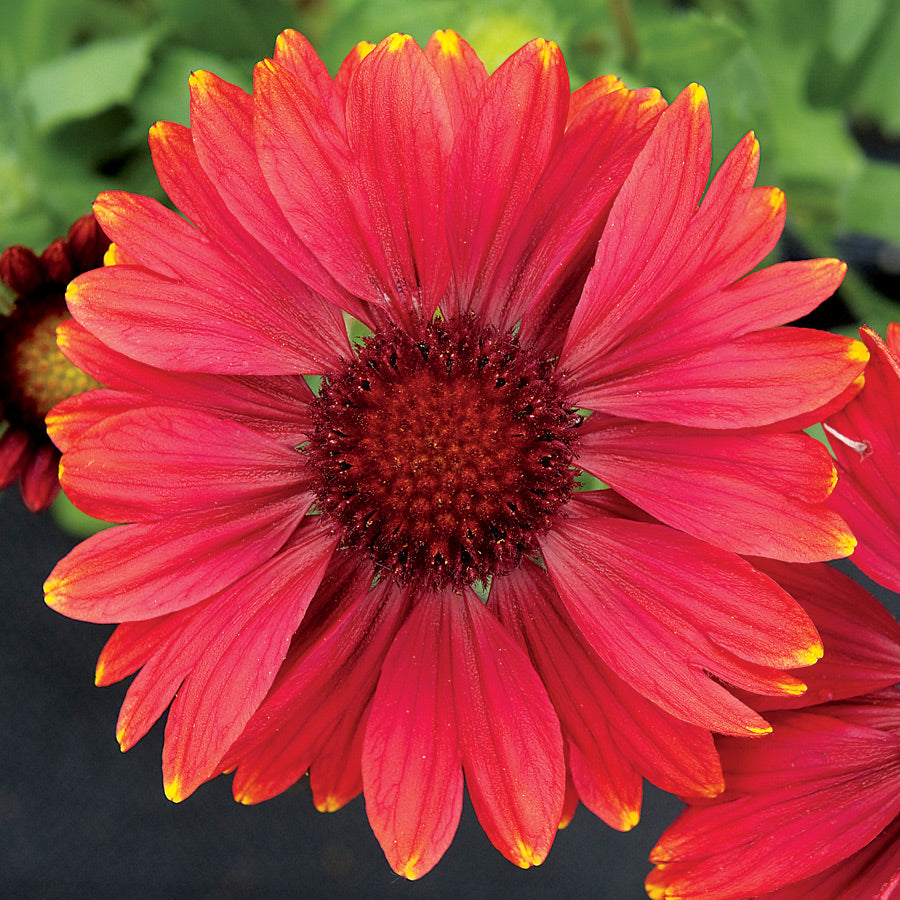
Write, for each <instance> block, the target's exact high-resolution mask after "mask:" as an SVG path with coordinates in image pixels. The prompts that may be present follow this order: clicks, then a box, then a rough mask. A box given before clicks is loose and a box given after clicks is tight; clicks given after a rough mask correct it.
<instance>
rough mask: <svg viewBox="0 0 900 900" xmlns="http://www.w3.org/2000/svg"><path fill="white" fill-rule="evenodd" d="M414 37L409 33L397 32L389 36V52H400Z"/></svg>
mask: <svg viewBox="0 0 900 900" xmlns="http://www.w3.org/2000/svg"><path fill="white" fill-rule="evenodd" d="M411 40H412V37H410V35H408V34H402V33H400V32H397V33H396V34H392V35H390V37H388V38H387V52H388V53H399V52H400V51H401V50H402V49H403V48H404V47H405V46H406V45H407V44H408V43H409V42H410V41H411Z"/></svg>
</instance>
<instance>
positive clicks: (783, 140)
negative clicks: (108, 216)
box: [0, 0, 900, 324]
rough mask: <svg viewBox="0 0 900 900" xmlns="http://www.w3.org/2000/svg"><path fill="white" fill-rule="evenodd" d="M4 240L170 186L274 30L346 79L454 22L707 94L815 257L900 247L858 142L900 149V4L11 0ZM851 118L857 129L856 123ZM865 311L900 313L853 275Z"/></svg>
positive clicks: (0, 168)
mask: <svg viewBox="0 0 900 900" xmlns="http://www.w3.org/2000/svg"><path fill="white" fill-rule="evenodd" d="M0 4H2V8H0V13H2V17H3V22H4V27H3V30H2V31H3V33H2V35H0V135H2V136H3V137H2V138H0V246H6V245H8V244H11V243H25V244H29V245H31V246H35V247H37V248H40V247H43V246H44V245H45V244H46V243H48V242H49V241H50V240H52V239H53V238H54V237H57V236H59V235H60V234H62V233H64V231H65V230H66V228H67V227H68V225H69V224H70V222H71V221H72V220H73V219H74V218H76V217H77V216H78V215H80V214H81V213H83V212H84V211H86V210H87V209H88V208H89V206H90V202H91V200H92V199H93V197H94V196H95V195H96V193H97V192H98V191H100V190H104V189H110V188H122V189H126V190H132V191H137V192H141V193H156V194H157V195H159V188H158V185H157V183H156V180H155V176H154V173H153V171H152V167H151V165H150V159H149V153H148V151H147V145H146V135H147V130H148V128H149V127H150V125H151V124H152V123H153V122H154V121H157V120H159V119H169V120H174V121H179V122H184V123H186V122H187V121H188V102H187V99H188V94H187V78H188V76H189V74H190V72H191V71H192V70H194V69H201V68H204V69H209V70H211V71H213V72H216V73H217V74H218V75H221V76H222V77H224V78H226V79H228V80H229V81H233V82H235V83H237V84H240V85H241V86H242V87H244V88H245V89H249V88H250V86H251V71H252V65H253V63H254V62H255V61H256V60H258V59H260V58H262V57H264V56H266V55H269V54H271V51H272V47H273V44H274V39H275V36H276V35H277V33H278V32H279V31H280V30H281V29H282V28H285V27H295V28H298V29H299V30H301V31H303V32H304V33H305V34H307V36H308V37H310V39H311V40H312V41H313V42H314V44H315V46H316V47H317V48H318V49H319V50H320V52H321V54H322V56H323V58H324V59H325V61H326V62H327V64H328V65H329V66H330V67H331V68H332V70H334V68H335V67H336V66H337V65H339V63H340V61H341V59H342V58H343V57H344V55H345V54H346V53H347V52H348V51H349V49H350V48H351V47H352V46H353V45H354V44H355V43H357V42H358V41H360V40H370V41H378V40H380V39H381V38H382V37H384V36H385V35H387V34H389V33H391V32H394V31H408V32H410V33H411V34H413V36H414V37H416V39H417V40H419V41H420V42H424V41H425V40H427V38H428V36H429V34H430V33H431V32H432V31H434V30H435V29H436V28H454V29H456V30H457V31H459V32H460V33H461V34H463V36H465V37H466V38H467V39H468V40H469V41H470V42H471V43H472V44H473V45H474V46H475V48H476V49H477V50H478V51H479V53H480V54H481V55H482V57H483V58H484V59H485V61H486V62H487V64H488V66H489V67H494V66H496V65H498V64H499V63H500V62H501V61H502V60H503V58H504V57H505V56H507V55H508V54H509V53H510V52H512V51H513V50H515V49H516V48H517V47H518V46H520V45H521V44H522V43H524V42H525V41H526V40H528V39H530V38H531V37H534V36H538V35H540V36H542V37H547V38H551V39H553V40H556V41H557V42H558V43H559V44H560V46H561V47H562V48H563V51H564V52H565V54H566V58H567V61H568V63H569V67H570V75H571V78H572V83H573V85H576V86H577V85H579V84H581V83H583V82H585V81H587V80H588V79H590V78H593V77H595V76H596V75H599V74H604V73H606V72H615V73H616V74H618V75H620V77H622V78H624V79H625V80H626V82H627V83H628V84H629V85H631V86H641V85H645V84H651V85H655V86H658V87H659V88H660V89H661V90H662V91H663V93H664V94H665V95H666V96H667V97H668V98H669V99H672V98H673V97H674V96H675V95H676V94H677V92H678V91H679V90H680V89H681V88H682V87H683V86H684V85H685V84H687V83H689V82H691V81H698V82H700V83H702V84H704V85H705V86H706V87H707V89H708V92H709V96H710V104H711V110H712V115H713V127H714V136H715V137H714V140H715V146H714V154H715V158H716V160H717V161H721V159H722V158H723V157H724V156H725V154H726V153H727V152H728V150H729V149H730V148H731V147H732V146H733V145H734V144H735V143H736V142H737V141H738V140H739V139H740V137H741V136H742V135H743V134H744V133H745V132H746V131H748V130H750V129H754V130H755V131H756V133H757V135H758V136H759V139H760V143H761V146H762V173H761V181H763V182H765V183H770V184H777V185H779V186H780V187H782V188H784V189H785V190H786V192H787V195H788V210H789V227H790V229H791V231H792V233H793V235H794V236H795V237H797V238H799V240H800V241H801V242H802V243H803V244H804V245H805V247H806V248H807V249H808V251H809V252H810V253H812V254H821V255H839V253H838V245H839V241H840V239H841V237H842V236H843V235H846V234H849V233H856V234H863V235H867V236H870V237H872V238H878V239H879V240H881V241H884V242H886V246H887V247H888V249H890V248H891V247H894V248H900V174H898V167H897V166H896V165H895V164H894V163H893V162H891V163H888V162H873V161H871V160H868V159H866V157H865V155H864V153H863V150H862V148H861V147H860V146H859V144H858V143H857V141H856V140H855V138H854V133H862V132H865V133H867V134H874V135H883V136H884V137H886V138H888V139H894V140H895V141H896V140H900V91H898V90H897V79H898V75H900V65H898V62H897V60H898V59H900V3H897V2H896V0H779V2H772V0H693V2H675V0H583V2H581V3H579V4H571V3H569V2H567V0H495V2H487V3H485V2H483V0H482V2H475V0H418V2H416V3H409V2H408V0H378V2H372V0H30V2H28V3H21V2H13V0H0ZM851 126H852V127H851ZM842 293H843V295H844V298H845V300H846V301H847V303H848V304H849V305H850V307H851V309H852V311H853V313H854V315H855V316H856V317H857V318H859V319H860V320H862V319H867V320H869V321H870V322H872V323H873V324H875V323H876V322H878V323H882V322H885V321H887V320H888V319H890V318H895V319H900V311H898V310H897V309H896V308H895V307H894V305H893V303H892V301H890V300H889V299H888V298H885V297H884V296H882V295H881V294H879V293H878V292H877V291H876V290H874V289H873V288H872V287H871V286H869V285H867V284H866V282H865V281H864V280H863V279H862V278H861V277H859V275H858V273H854V272H852V271H851V274H850V276H849V277H848V279H847V283H846V285H845V287H844V288H843V289H842Z"/></svg>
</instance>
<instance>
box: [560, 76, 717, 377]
mask: <svg viewBox="0 0 900 900" xmlns="http://www.w3.org/2000/svg"><path fill="white" fill-rule="evenodd" d="M710 154H711V150H710V123H709V108H708V104H707V101H706V93H705V91H704V90H703V89H702V88H700V87H698V86H697V85H691V86H690V87H688V88H685V90H684V91H682V92H681V94H679V96H678V98H677V99H676V100H675V102H674V103H673V104H672V105H671V106H670V107H668V109H666V110H665V111H664V112H663V113H662V115H661V116H660V118H659V120H658V124H657V126H656V127H655V128H654V130H653V134H652V136H651V137H650V139H649V140H648V141H647V143H646V144H645V145H644V148H643V150H642V151H641V153H640V155H639V156H638V158H637V161H636V162H635V164H634V166H633V168H632V169H631V173H630V175H629V176H628V178H627V179H626V181H625V184H624V186H623V187H622V189H621V191H620V192H619V195H618V198H617V199H616V202H615V204H614V206H613V209H612V211H611V213H610V216H609V220H608V222H607V227H606V229H605V232H604V235H603V239H602V241H601V242H600V245H599V247H598V249H597V256H596V262H595V265H594V268H593V270H592V271H591V276H590V278H589V279H588V283H587V286H586V287H585V293H584V297H583V298H582V300H581V302H580V304H579V306H578V309H577V311H576V313H575V316H574V318H573V320H572V327H571V329H570V332H569V336H568V339H567V341H566V349H565V353H564V356H563V360H564V364H565V367H566V368H567V369H569V370H571V371H572V372H573V374H575V375H576V376H580V375H581V374H582V372H583V371H591V370H592V369H594V368H595V367H596V361H597V360H598V359H601V358H602V357H603V356H604V355H605V354H606V353H608V352H609V351H610V350H611V349H613V348H614V347H615V346H616V344H617V343H618V342H619V341H620V340H622V336H623V335H626V334H628V335H629V337H632V335H630V334H629V333H630V332H631V331H633V330H634V328H633V326H634V322H635V321H636V320H637V319H639V318H642V317H643V315H646V313H647V312H649V311H650V309H652V308H653V307H655V306H657V305H662V304H661V303H660V301H661V300H663V299H665V296H666V294H662V295H660V293H659V292H658V291H657V292H656V293H655V294H652V295H651V294H649V293H648V294H647V295H645V294H644V293H643V288H644V285H647V284H648V283H649V284H652V283H653V282H655V281H657V280H658V279H660V278H661V276H662V275H664V274H665V275H666V276H667V277H669V278H671V277H673V275H674V277H677V270H673V269H672V268H670V266H669V260H670V258H672V257H674V256H675V255H676V254H677V253H678V249H679V245H680V243H681V242H682V241H683V240H684V234H685V232H686V230H687V228H688V225H689V223H690V222H691V219H692V217H693V216H694V215H695V213H696V210H697V205H698V204H699V202H700V197H701V195H702V194H703V191H704V189H705V188H706V182H707V179H708V178H709V166H710ZM641 301H642V302H641Z"/></svg>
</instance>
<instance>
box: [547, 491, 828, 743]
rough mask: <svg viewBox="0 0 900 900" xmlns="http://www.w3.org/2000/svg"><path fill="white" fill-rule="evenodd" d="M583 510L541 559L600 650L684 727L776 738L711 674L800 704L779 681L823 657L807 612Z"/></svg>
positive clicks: (680, 547)
mask: <svg viewBox="0 0 900 900" xmlns="http://www.w3.org/2000/svg"><path fill="white" fill-rule="evenodd" d="M581 504H582V501H580V500H579V498H578V497H577V495H576V496H575V497H574V498H573V500H572V501H571V502H570V505H569V510H570V511H571V512H570V516H569V518H568V519H566V520H563V521H562V522H560V523H559V524H558V525H557V526H556V528H555V529H554V530H553V531H552V532H550V534H549V535H547V536H546V537H544V538H543V539H542V540H541V549H542V551H543V553H544V558H545V560H546V562H547V568H548V570H549V572H550V575H551V576H552V578H553V581H554V584H555V585H556V589H557V590H558V591H559V594H560V596H561V597H562V599H563V601H564V603H565V604H566V607H567V609H568V611H569V613H570V614H571V615H572V618H573V619H574V620H575V622H576V624H577V625H578V627H579V628H580V629H581V630H582V631H583V632H584V633H585V635H586V637H587V638H588V640H589V642H590V644H591V646H592V647H593V648H594V650H595V651H596V652H597V653H598V654H599V656H600V657H601V658H602V659H603V660H604V662H606V663H607V665H609V666H610V667H611V668H612V669H613V671H615V672H616V674H618V675H619V676H620V677H621V678H623V680H624V681H626V682H627V683H628V684H630V685H631V686H632V687H633V688H635V690H637V691H639V692H640V693H641V694H643V695H644V696H645V697H648V698H649V699H651V700H653V702H655V703H657V704H658V705H659V706H661V707H662V708H663V709H665V710H667V711H668V712H670V713H671V714H672V715H674V716H676V717H677V718H680V719H682V720H684V721H686V722H691V723H693V724H696V725H698V726H700V727H702V728H708V729H710V730H713V731H720V732H723V733H730V734H747V733H750V734H759V733H762V732H765V731H767V730H768V728H767V726H766V724H765V722H764V721H763V720H762V719H761V718H760V717H759V716H758V715H756V714H755V713H752V712H751V711H750V710H749V709H748V708H747V707H746V706H745V705H744V704H742V703H740V702H739V701H737V700H736V699H735V698H734V697H733V696H732V695H731V694H729V693H728V692H727V691H726V690H725V689H724V688H722V687H721V685H719V684H718V683H716V682H715V681H713V680H712V679H711V678H710V677H709V676H708V675H707V673H711V674H712V675H714V676H716V677H717V678H720V679H722V680H724V681H726V682H728V683H730V684H734V685H736V686H744V687H747V686H749V685H750V684H755V685H756V687H754V688H750V689H751V690H754V691H756V692H758V693H761V692H763V690H765V691H766V692H771V693H774V694H781V693H797V692H798V688H799V689H802V688H800V686H799V685H798V683H797V681H796V679H794V678H792V677H790V676H786V675H785V674H784V673H782V672H779V671H778V669H780V668H783V667H796V666H802V665H809V664H810V663H812V662H814V661H815V660H816V659H818V658H819V657H820V656H821V644H820V642H819V640H818V636H817V634H816V632H815V629H814V628H813V626H812V623H811V622H810V621H809V619H808V617H807V616H806V615H805V614H804V613H803V611H802V610H801V609H800V607H799V606H797V604H796V603H795V602H794V601H793V599H792V598H790V597H789V596H788V595H787V594H786V593H785V592H784V591H782V590H781V589H780V588H778V587H777V586H776V585H775V584H774V583H773V582H772V581H771V580H770V579H768V578H766V577H765V576H764V575H762V574H760V573H758V572H756V571H755V570H754V569H753V568H752V567H751V566H750V565H749V564H748V563H746V562H745V561H744V560H742V559H740V558H739V557H737V556H734V555H733V554H730V553H726V552H725V551H722V550H719V549H718V548H716V547H713V546H711V545H709V544H705V543H702V542H701V541H698V540H697V539H695V538H691V537H689V536H688V535H684V534H681V533H680V532H677V531H675V530H673V529H670V528H667V527H664V526H661V525H655V524H650V523H644V522H631V521H626V520H623V519H613V518H608V517H605V516H599V515H597V513H595V512H591V511H590V508H589V507H582V508H581V509H579V507H581ZM600 598H602V599H600ZM763 684H765V685H766V688H762V685H763Z"/></svg>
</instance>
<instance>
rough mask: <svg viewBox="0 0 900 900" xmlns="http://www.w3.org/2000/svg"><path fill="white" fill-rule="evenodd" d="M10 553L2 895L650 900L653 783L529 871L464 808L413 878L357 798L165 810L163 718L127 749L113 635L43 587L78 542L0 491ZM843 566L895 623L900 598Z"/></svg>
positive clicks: (670, 803)
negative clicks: (105, 667)
mask: <svg viewBox="0 0 900 900" xmlns="http://www.w3.org/2000/svg"><path fill="white" fill-rule="evenodd" d="M0 541H2V547H3V553H2V559H3V565H2V567H0V602H2V607H0V608H2V610H3V618H4V623H3V626H2V628H0V897H4V898H5V897H10V898H16V900H19V898H30V897H40V898H45V897H47V898H81V897H85V898H101V900H102V898H106V897H121V896H124V897H126V898H129V900H131V898H141V897H166V898H168V897H173V898H180V897H186V898H200V900H232V898H235V900H236V898H257V897H262V898H268V897H275V898H278V897H282V896H284V897H300V898H318V897H326V898H357V897H358V898H381V897H390V898H399V900H407V898H410V900H420V898H446V897H452V898H456V897H465V898H481V897H489V898H506V897H509V898H516V900H518V898H524V900H539V898H557V897H558V898H580V897H586V898H596V900H632V898H634V900H637V898H645V900H646V894H645V893H644V890H643V881H644V877H645V876H646V874H647V872H648V870H649V868H650V867H649V864H648V863H647V861H646V860H647V855H648V853H649V851H650V848H651V847H652V846H653V844H654V843H655V841H656V839H657V838H658V837H659V835H660V834H661V832H662V830H663V829H664V828H665V826H666V825H667V824H668V823H669V822H670V821H671V820H672V819H673V818H674V817H675V815H676V814H677V812H678V810H679V808H680V805H679V803H678V801H677V800H675V798H673V797H671V796H668V795H665V794H663V793H662V792H660V791H657V790H656V789H655V788H653V787H652V786H649V785H647V786H646V794H645V801H644V810H643V820H642V822H641V823H640V824H639V825H638V826H637V828H636V829H635V830H634V831H632V832H630V833H627V834H621V833H619V832H616V831H614V830H613V829H611V828H609V827H608V826H606V825H605V824H604V823H603V822H601V821H600V820H599V819H597V818H596V817H595V816H594V815H592V814H591V813H590V812H588V811H587V810H586V809H585V808H584V807H579V809H578V812H577V813H576V815H575V818H574V820H573V821H572V823H571V824H570V825H569V827H568V828H566V829H565V830H563V831H561V832H560V833H559V834H558V836H557V839H556V842H555V844H554V846H553V849H552V850H551V852H550V855H549V857H548V858H547V861H546V862H545V863H544V864H543V865H542V866H539V867H537V868H533V869H529V870H524V871H523V870H521V869H518V868H516V867H515V866H514V865H512V864H511V863H509V862H508V861H507V860H506V859H504V858H503V857H502V856H501V855H500V854H499V853H498V852H497V851H496V850H495V849H494V848H493V846H491V844H490V842H489V841H488V839H487V838H486V837H485V835H484V834H483V832H482V831H481V828H480V826H479V825H478V822H477V820H476V818H475V815H474V813H473V812H472V808H471V806H470V805H469V804H468V800H467V801H466V806H465V808H464V810H463V816H462V822H461V824H460V827H459V831H458V833H457V835H456V838H455V840H454V842H453V844H452V845H451V847H450V849H449V850H448V851H447V853H446V855H445V856H444V858H443V859H442V860H441V862H440V863H438V865H437V867H436V868H435V869H433V870H432V871H431V873H429V874H428V875H426V876H425V877H424V878H423V879H421V880H420V881H417V882H407V881H405V880H403V879H401V878H398V877H397V876H396V875H395V874H394V873H393V872H392V871H391V869H390V867H389V866H388V864H387V862H386V861H385V859H384V856H383V854H382V852H381V848H380V847H379V845H378V842H377V841H376V840H375V837H374V835H373V834H372V832H371V830H370V828H369V825H368V821H367V820H366V815H365V808H364V805H363V800H362V798H361V797H359V798H357V799H356V800H355V801H353V802H352V803H351V804H349V805H348V806H347V807H345V808H344V809H343V810H340V811H338V812H336V813H324V814H323V813H319V812H318V811H317V810H316V809H315V807H314V806H313V804H312V798H311V795H310V791H309V788H308V786H307V783H306V781H305V779H304V780H303V781H301V782H300V783H299V784H297V785H295V786H294V787H293V788H291V789H290V790H289V791H287V792H285V793H284V794H282V795H280V796H279V797H276V798H274V799H273V800H269V801H267V802H265V803H262V804H259V805H258V806H249V807H248V806H242V805H240V804H238V803H235V802H234V800H233V799H232V797H231V785H230V778H228V777H227V776H224V777H220V778H218V779H216V780H215V781H213V782H211V783H209V784H207V785H204V786H203V787H201V788H200V789H199V790H198V791H197V793H196V794H194V795H192V796H191V797H189V798H188V799H187V800H186V801H184V802H183V803H181V804H173V803H171V802H169V801H168V800H167V799H166V797H165V795H164V793H163V790H162V777H161V771H160V754H161V750H162V733H163V728H162V726H163V722H162V721H161V722H159V723H157V725H156V726H155V727H154V728H153V730H152V731H151V732H150V734H149V735H148V736H147V737H146V738H144V740H143V741H141V742H140V743H139V744H138V745H137V746H136V747H134V748H133V749H132V750H130V751H129V752H128V753H127V754H123V753H121V752H120V750H119V748H118V745H117V744H116V740H115V736H114V733H115V723H116V717H117V715H118V709H119V705H120V704H121V702H122V698H123V697H124V694H125V689H126V686H127V682H124V683H120V684H117V685H113V686H111V687H106V688H96V687H94V684H93V672H94V664H95V662H96V659H97V656H98V654H99V653H100V650H101V648H102V647H103V644H104V643H105V641H106V638H107V637H108V635H109V634H110V633H111V631H112V626H100V625H91V624H87V623H84V622H76V621H73V620H70V619H66V618H64V617H62V616H60V615H58V614H57V613H55V612H53V611H52V610H51V609H49V608H48V607H47V606H45V605H44V603H43V599H42V592H41V584H42V583H43V580H44V578H46V576H47V575H48V574H49V572H50V570H51V569H52V568H53V565H54V564H55V562H56V561H57V560H58V559H59V558H60V557H61V556H63V555H64V554H65V553H66V552H68V550H69V549H70V548H71V547H73V546H74V545H75V543H76V540H75V539H74V538H72V537H69V536H68V535H66V534H64V533H63V532H62V531H60V529H59V528H58V526H57V525H56V523H55V522H54V520H53V518H52V517H51V516H50V515H49V514H48V513H44V514H41V515H33V514H31V513H29V512H28V511H27V510H26V509H25V507H24V506H23V505H22V503H21V500H20V499H19V496H18V490H17V489H10V490H7V491H4V492H3V493H2V494H0ZM838 566H839V568H841V569H842V570H843V571H845V572H847V573H848V574H851V575H853V576H854V577H856V578H857V579H858V580H860V581H862V582H863V583H864V584H865V585H866V586H867V587H868V588H869V589H870V590H871V591H872V592H873V593H875V595H876V596H877V597H878V598H879V599H880V600H882V602H884V603H886V605H887V606H888V608H889V609H891V611H892V612H893V613H894V615H895V616H897V615H898V613H900V597H898V596H897V595H895V594H891V593H890V592H888V591H885V590H884V589H882V588H880V587H878V586H877V585H873V584H872V582H870V581H869V580H868V579H866V578H865V576H862V575H860V574H859V573H857V572H856V570H855V569H854V567H853V566H851V565H849V564H847V563H839V564H838Z"/></svg>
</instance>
